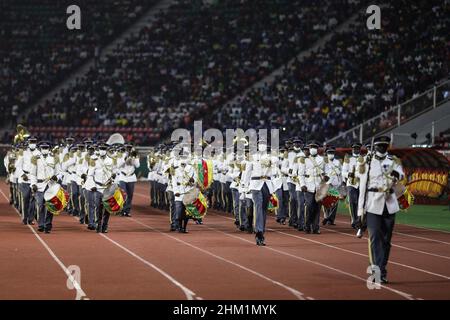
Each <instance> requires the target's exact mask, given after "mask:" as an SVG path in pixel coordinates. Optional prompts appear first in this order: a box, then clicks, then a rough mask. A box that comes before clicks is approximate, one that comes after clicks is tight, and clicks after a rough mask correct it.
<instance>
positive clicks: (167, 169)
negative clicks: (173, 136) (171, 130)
mask: <svg viewBox="0 0 450 320" xmlns="http://www.w3.org/2000/svg"><path fill="white" fill-rule="evenodd" d="M179 166H180V161H179V159H178V158H177V157H176V156H175V152H174V151H173V150H170V156H169V161H168V162H167V163H166V164H165V165H164V168H163V172H164V174H165V175H166V177H167V188H166V194H167V198H168V201H169V223H170V231H176V230H178V229H179V228H180V226H179V225H178V219H177V218H176V217H175V194H174V192H173V176H174V174H175V170H176V169H178V167H179Z"/></svg>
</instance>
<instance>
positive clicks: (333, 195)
mask: <svg viewBox="0 0 450 320" xmlns="http://www.w3.org/2000/svg"><path fill="white" fill-rule="evenodd" d="M340 196H341V195H340V193H339V191H338V190H337V189H334V188H332V187H330V188H329V189H328V192H327V195H326V196H325V197H324V198H323V199H322V205H323V207H324V208H326V209H331V208H333V207H334V206H336V204H337V203H338V202H339V198H340Z"/></svg>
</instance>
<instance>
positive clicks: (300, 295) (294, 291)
mask: <svg viewBox="0 0 450 320" xmlns="http://www.w3.org/2000/svg"><path fill="white" fill-rule="evenodd" d="M130 220H132V221H134V222H136V223H138V224H140V225H142V226H144V227H146V228H147V229H150V230H153V231H156V232H158V233H160V234H162V235H164V236H166V237H168V238H171V239H173V240H175V241H177V242H180V243H182V244H184V245H186V246H189V247H191V248H193V249H196V250H198V251H200V252H203V253H204V254H207V255H210V256H212V257H214V258H216V259H219V260H221V261H223V262H226V263H229V264H231V265H233V266H235V267H237V268H240V269H242V270H245V271H247V272H249V273H251V274H253V275H255V276H258V277H260V278H262V279H264V280H267V281H269V282H271V283H273V284H275V285H278V286H280V287H282V288H283V289H286V290H287V291H289V292H290V293H292V294H293V295H294V296H295V297H296V298H297V299H298V300H306V299H308V300H311V297H307V298H305V297H304V293H302V292H300V291H299V290H297V289H294V288H291V287H289V286H287V285H285V284H284V283H282V282H279V281H277V280H273V279H271V278H269V277H267V276H265V275H263V274H262V273H259V272H257V271H254V270H251V269H250V268H247V267H245V266H243V265H241V264H239V263H237V262H234V261H231V260H229V259H226V258H224V257H222V256H219V255H217V254H215V253H212V252H210V251H208V250H205V249H202V248H200V247H198V246H195V245H193V244H191V243H189V242H187V241H184V240H181V239H180V238H177V237H174V236H171V235H169V234H167V233H164V232H162V231H160V230H158V229H156V228H154V227H151V226H149V225H147V224H146V223H144V222H142V221H140V220H137V219H135V218H131V219H130Z"/></svg>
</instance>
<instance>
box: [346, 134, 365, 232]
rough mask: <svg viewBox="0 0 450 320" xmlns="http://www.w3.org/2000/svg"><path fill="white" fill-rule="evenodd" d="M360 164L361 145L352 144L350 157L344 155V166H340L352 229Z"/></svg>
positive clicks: (355, 218)
mask: <svg viewBox="0 0 450 320" xmlns="http://www.w3.org/2000/svg"><path fill="white" fill-rule="evenodd" d="M361 162H362V157H361V143H359V142H355V143H353V144H352V155H351V156H348V155H345V158H344V165H343V166H342V176H343V178H344V183H345V185H346V186H347V194H348V201H349V208H350V216H351V224H352V228H353V229H356V224H357V222H358V198H359V177H358V170H357V169H358V163H361Z"/></svg>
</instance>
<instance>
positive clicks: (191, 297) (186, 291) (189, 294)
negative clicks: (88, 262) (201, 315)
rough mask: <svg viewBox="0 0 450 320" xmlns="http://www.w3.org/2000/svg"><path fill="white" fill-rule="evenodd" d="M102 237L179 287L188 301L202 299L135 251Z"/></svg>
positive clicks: (104, 236) (105, 236)
mask: <svg viewBox="0 0 450 320" xmlns="http://www.w3.org/2000/svg"><path fill="white" fill-rule="evenodd" d="M100 235H101V236H102V237H103V238H105V239H106V240H108V241H110V242H111V243H113V244H114V245H116V246H118V247H119V248H120V249H122V250H124V251H125V252H126V253H128V254H129V255H131V256H132V257H134V258H136V259H138V260H139V261H141V262H142V263H143V264H145V265H147V266H149V267H150V268H152V269H154V270H155V271H157V272H159V273H160V274H161V275H162V276H164V277H165V278H166V279H168V280H169V281H170V282H172V283H173V284H174V285H175V286H177V287H179V288H180V289H181V290H182V291H183V293H184V294H185V296H186V299H187V300H195V299H199V298H200V297H197V295H196V294H195V293H194V292H193V291H192V290H190V289H189V288H187V287H186V286H184V285H182V284H181V283H180V282H179V281H178V280H176V279H175V278H173V277H172V276H171V275H169V274H168V273H167V272H165V271H164V270H162V269H160V268H158V267H157V266H155V265H154V264H153V263H151V262H149V261H147V260H145V259H144V258H142V257H141V256H139V255H137V254H136V253H134V252H133V251H131V250H129V249H128V248H126V247H124V246H123V245H121V244H120V243H118V242H116V241H114V240H113V239H111V238H110V237H108V236H107V235H105V234H103V233H100Z"/></svg>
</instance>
